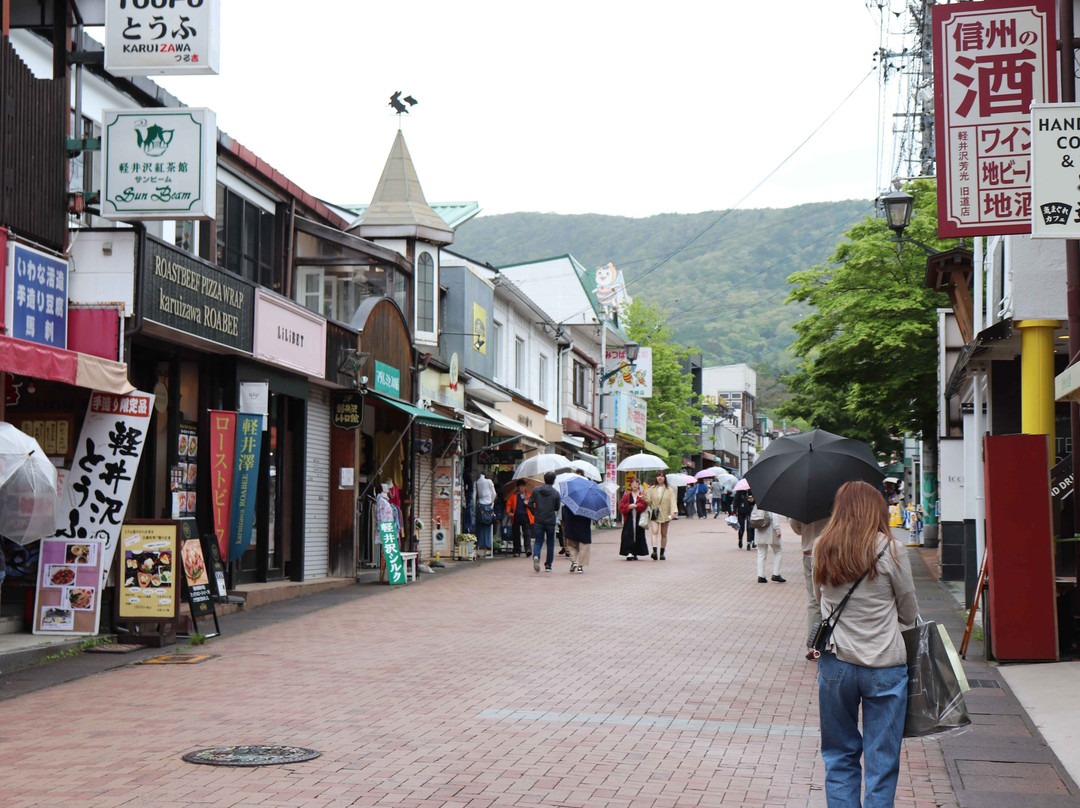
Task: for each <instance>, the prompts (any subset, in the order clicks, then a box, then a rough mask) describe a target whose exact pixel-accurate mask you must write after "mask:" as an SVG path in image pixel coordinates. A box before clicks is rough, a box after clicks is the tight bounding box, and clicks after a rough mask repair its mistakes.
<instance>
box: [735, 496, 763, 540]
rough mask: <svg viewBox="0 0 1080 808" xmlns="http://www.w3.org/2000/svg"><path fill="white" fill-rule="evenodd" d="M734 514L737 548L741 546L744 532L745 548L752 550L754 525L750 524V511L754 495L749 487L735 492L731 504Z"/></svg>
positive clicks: (752, 506) (752, 507) (752, 508)
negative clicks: (737, 522)
mask: <svg viewBox="0 0 1080 808" xmlns="http://www.w3.org/2000/svg"><path fill="white" fill-rule="evenodd" d="M731 509H732V511H734V513H735V516H737V517H738V519H739V548H740V549H741V548H742V540H743V533H745V534H746V549H747V550H753V549H754V547H756V546H757V545H755V544H754V526H753V525H751V524H750V512H751V511H752V510H754V495H753V493H752V492H751V491H750V489H749V488H744V489H742V490H741V491H736V492H735V501H734V502H733V503H732V506H731Z"/></svg>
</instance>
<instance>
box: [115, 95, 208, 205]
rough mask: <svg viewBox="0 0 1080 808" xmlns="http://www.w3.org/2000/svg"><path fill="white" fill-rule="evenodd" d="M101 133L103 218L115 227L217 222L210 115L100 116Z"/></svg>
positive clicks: (144, 112)
mask: <svg viewBox="0 0 1080 808" xmlns="http://www.w3.org/2000/svg"><path fill="white" fill-rule="evenodd" d="M101 132H102V135H101V153H102V155H103V156H104V161H105V167H104V170H103V176H102V189H101V215H102V216H103V217H105V218H106V219H116V220H119V221H130V220H134V219H213V218H214V217H215V215H216V214H217V207H216V198H217V116H216V115H215V114H214V112H213V110H209V109H205V108H198V109H196V108H194V107H180V108H153V109H136V110H131V109H124V110H116V109H112V110H104V111H102V113H101Z"/></svg>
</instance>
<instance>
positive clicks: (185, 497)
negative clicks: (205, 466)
mask: <svg viewBox="0 0 1080 808" xmlns="http://www.w3.org/2000/svg"><path fill="white" fill-rule="evenodd" d="M176 458H177V462H176V465H175V466H173V467H172V469H171V470H170V474H169V487H170V489H171V493H172V517H173V519H183V518H185V517H189V516H195V499H196V498H195V489H196V487H197V486H196V484H197V483H198V475H199V463H198V459H199V436H198V427H197V425H196V424H194V423H187V422H185V423H182V424H180V434H179V436H178V437H177V439H176Z"/></svg>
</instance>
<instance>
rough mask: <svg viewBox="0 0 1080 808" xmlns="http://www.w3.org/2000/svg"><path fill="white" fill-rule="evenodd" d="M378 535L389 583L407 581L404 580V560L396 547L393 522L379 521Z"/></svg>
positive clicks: (399, 549) (396, 540)
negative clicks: (380, 540)
mask: <svg viewBox="0 0 1080 808" xmlns="http://www.w3.org/2000/svg"><path fill="white" fill-rule="evenodd" d="M379 537H380V538H381V539H382V546H383V558H384V560H385V562H386V577H387V579H388V580H389V581H390V583H391V584H404V583H408V582H407V581H406V580H405V561H404V560H403V559H402V557H401V548H400V547H398V538H397V526H396V525H395V524H394V523H393V522H379Z"/></svg>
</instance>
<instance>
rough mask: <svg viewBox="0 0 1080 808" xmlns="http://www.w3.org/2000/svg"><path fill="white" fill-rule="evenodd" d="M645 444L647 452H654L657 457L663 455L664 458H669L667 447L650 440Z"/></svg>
mask: <svg viewBox="0 0 1080 808" xmlns="http://www.w3.org/2000/svg"><path fill="white" fill-rule="evenodd" d="M644 445H645V451H646V452H652V453H653V454H654V455H656V456H657V457H662V458H663V459H664V460H667V456H668V453H667V449H665V448H663V447H662V446H657V445H656V444H655V443H649V442H648V441H644Z"/></svg>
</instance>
